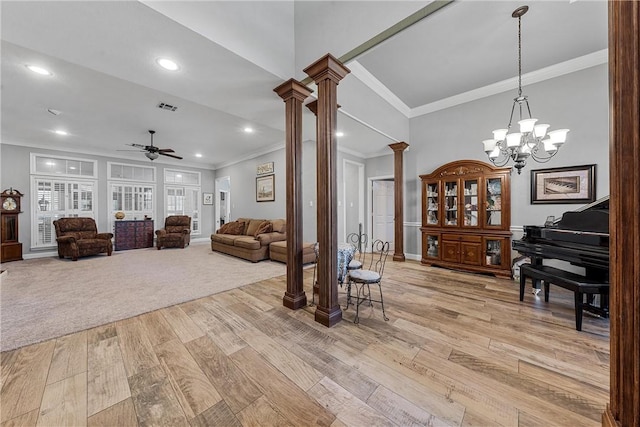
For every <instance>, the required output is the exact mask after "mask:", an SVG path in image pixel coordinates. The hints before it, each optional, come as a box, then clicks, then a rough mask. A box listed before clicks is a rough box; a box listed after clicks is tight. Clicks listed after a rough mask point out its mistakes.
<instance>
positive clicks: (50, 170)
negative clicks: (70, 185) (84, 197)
mask: <svg viewBox="0 0 640 427" xmlns="http://www.w3.org/2000/svg"><path fill="white" fill-rule="evenodd" d="M31 174H32V175H53V176H56V177H70V178H94V179H97V177H98V167H97V161H95V160H87V159H76V158H71V157H58V156H50V155H48V154H38V153H31Z"/></svg>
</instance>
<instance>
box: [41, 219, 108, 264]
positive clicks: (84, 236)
mask: <svg viewBox="0 0 640 427" xmlns="http://www.w3.org/2000/svg"><path fill="white" fill-rule="evenodd" d="M53 225H54V226H55V227H56V240H57V242H58V256H59V257H60V258H64V257H66V256H68V257H71V259H72V260H73V261H77V260H78V257H82V256H88V255H98V254H101V253H105V252H106V254H107V255H108V256H111V252H113V243H112V242H111V239H112V238H113V234H112V233H98V229H97V227H96V221H95V220H94V219H93V218H85V217H70V218H60V219H58V220H56V221H53Z"/></svg>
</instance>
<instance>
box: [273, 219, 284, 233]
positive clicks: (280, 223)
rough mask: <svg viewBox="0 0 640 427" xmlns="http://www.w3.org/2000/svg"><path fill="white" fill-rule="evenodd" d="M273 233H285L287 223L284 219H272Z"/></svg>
mask: <svg viewBox="0 0 640 427" xmlns="http://www.w3.org/2000/svg"><path fill="white" fill-rule="evenodd" d="M271 224H273V231H275V232H277V233H285V232H286V231H287V221H286V220H284V219H272V220H271Z"/></svg>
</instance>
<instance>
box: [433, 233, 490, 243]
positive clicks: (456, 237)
mask: <svg viewBox="0 0 640 427" xmlns="http://www.w3.org/2000/svg"><path fill="white" fill-rule="evenodd" d="M442 240H453V241H456V242H474V243H481V242H482V236H472V235H467V234H443V235H442Z"/></svg>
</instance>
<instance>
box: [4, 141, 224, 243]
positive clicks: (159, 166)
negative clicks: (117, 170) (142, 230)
mask: <svg viewBox="0 0 640 427" xmlns="http://www.w3.org/2000/svg"><path fill="white" fill-rule="evenodd" d="M0 151H1V152H2V155H1V156H0V157H1V165H2V170H1V171H0V188H2V189H4V188H9V187H13V188H15V189H18V190H20V191H21V192H22V193H23V194H24V197H23V199H22V211H23V213H22V215H20V242H22V247H23V254H24V255H27V256H28V255H30V254H35V253H38V252H42V250H38V251H31V249H30V246H31V176H30V164H29V162H30V153H32V152H33V153H42V154H51V155H56V156H67V157H77V158H85V159H92V160H97V162H98V188H97V190H98V193H97V199H96V200H97V205H96V206H97V209H96V224H97V226H98V231H107V230H108V218H107V211H108V203H109V195H108V194H107V162H119V163H128V164H140V165H144V166H149V163H150V162H148V161H146V162H145V161H135V160H133V159H121V158H110V157H105V156H94V155H91V154H83V153H71V152H66V151H56V150H46V149H42V148H33V147H22V146H17V145H8V144H2V145H1V146H0ZM153 166H155V167H156V173H157V178H156V193H157V194H156V215H163V214H164V209H163V206H164V191H163V183H162V181H163V176H164V169H165V167H166V168H170V169H181V170H187V171H194V172H200V173H201V175H200V177H201V190H202V192H209V193H212V192H213V187H214V172H213V171H212V170H207V169H198V168H193V167H186V166H180V165H177V166H176V165H166V164H163V163H157V161H156V162H153ZM201 209H202V213H201V230H202V234H201V235H200V236H194V238H201V237H205V238H206V237H208V236H209V235H210V234H211V233H212V229H213V217H214V214H215V213H214V207H213V206H211V205H206V206H205V205H201ZM154 225H155V228H156V229H159V228H162V226H163V225H164V218H155V224H154ZM47 251H49V250H47Z"/></svg>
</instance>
